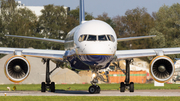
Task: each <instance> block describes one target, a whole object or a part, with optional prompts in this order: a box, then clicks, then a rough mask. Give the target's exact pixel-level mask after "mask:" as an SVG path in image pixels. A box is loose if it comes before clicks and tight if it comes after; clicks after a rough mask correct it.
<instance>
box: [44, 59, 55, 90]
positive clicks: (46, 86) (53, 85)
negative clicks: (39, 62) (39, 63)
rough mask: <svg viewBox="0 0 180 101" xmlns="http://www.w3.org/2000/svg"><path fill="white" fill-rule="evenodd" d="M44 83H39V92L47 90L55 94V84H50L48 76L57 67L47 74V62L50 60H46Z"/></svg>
mask: <svg viewBox="0 0 180 101" xmlns="http://www.w3.org/2000/svg"><path fill="white" fill-rule="evenodd" d="M45 62H46V82H42V83H41V92H45V91H46V90H47V89H49V90H50V91H51V92H55V83H54V82H51V80H50V74H51V73H52V72H53V71H54V70H55V69H57V68H58V67H56V68H55V69H53V70H52V71H51V72H49V62H50V60H49V59H47V60H46V61H45Z"/></svg>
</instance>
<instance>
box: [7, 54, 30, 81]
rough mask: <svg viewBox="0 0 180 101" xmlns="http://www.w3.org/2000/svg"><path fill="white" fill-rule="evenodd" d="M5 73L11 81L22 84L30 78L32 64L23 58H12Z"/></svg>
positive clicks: (8, 61)
mask: <svg viewBox="0 0 180 101" xmlns="http://www.w3.org/2000/svg"><path fill="white" fill-rule="evenodd" d="M4 71H5V74H6V77H7V78H8V79H9V80H10V81H12V82H14V83H20V82H22V81H23V80H25V79H26V78H27V77H28V75H29V73H30V63H29V61H28V60H27V59H26V58H25V57H23V56H12V57H11V58H9V59H8V60H7V61H6V63H5V66H4Z"/></svg>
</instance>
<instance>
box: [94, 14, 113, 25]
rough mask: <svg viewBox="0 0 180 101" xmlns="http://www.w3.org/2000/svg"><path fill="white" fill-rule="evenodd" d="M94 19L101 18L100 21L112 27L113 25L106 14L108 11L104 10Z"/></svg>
mask: <svg viewBox="0 0 180 101" xmlns="http://www.w3.org/2000/svg"><path fill="white" fill-rule="evenodd" d="M96 19H97V20H102V21H104V22H106V23H108V24H109V25H110V26H111V27H112V28H114V27H115V25H114V23H113V21H112V19H111V18H110V17H109V16H108V13H106V12H104V13H103V14H102V15H98V17H97V18H96Z"/></svg>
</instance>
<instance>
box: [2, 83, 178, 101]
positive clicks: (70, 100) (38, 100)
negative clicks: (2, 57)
mask: <svg viewBox="0 0 180 101" xmlns="http://www.w3.org/2000/svg"><path fill="white" fill-rule="evenodd" d="M13 86H16V88H17V90H18V91H40V88H41V85H40V84H9V85H0V91H7V87H10V88H11V89H12V88H13ZM89 86H90V84H57V85H56V90H88V88H89ZM99 86H100V87H101V90H119V84H99ZM179 86H180V84H165V86H164V87H154V84H135V90H139V89H179ZM69 88H71V89H69ZM179 99H180V97H148V96H0V101H12V100H13V101H49V100H51V101H118V100H122V101H179Z"/></svg>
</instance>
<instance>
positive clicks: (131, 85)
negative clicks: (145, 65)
mask: <svg viewBox="0 0 180 101" xmlns="http://www.w3.org/2000/svg"><path fill="white" fill-rule="evenodd" d="M129 91H130V92H134V83H133V82H131V83H130V85H129Z"/></svg>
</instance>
